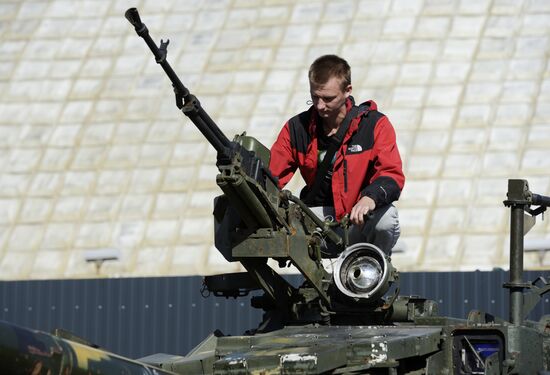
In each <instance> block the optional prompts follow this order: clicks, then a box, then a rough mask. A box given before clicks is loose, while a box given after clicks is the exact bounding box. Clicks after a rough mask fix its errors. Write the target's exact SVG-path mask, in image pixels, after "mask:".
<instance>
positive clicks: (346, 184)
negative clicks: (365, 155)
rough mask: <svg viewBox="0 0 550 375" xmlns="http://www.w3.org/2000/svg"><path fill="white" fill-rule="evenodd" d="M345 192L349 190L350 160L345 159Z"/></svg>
mask: <svg viewBox="0 0 550 375" xmlns="http://www.w3.org/2000/svg"><path fill="white" fill-rule="evenodd" d="M344 192H345V193H347V192H348V161H347V160H346V159H344Z"/></svg>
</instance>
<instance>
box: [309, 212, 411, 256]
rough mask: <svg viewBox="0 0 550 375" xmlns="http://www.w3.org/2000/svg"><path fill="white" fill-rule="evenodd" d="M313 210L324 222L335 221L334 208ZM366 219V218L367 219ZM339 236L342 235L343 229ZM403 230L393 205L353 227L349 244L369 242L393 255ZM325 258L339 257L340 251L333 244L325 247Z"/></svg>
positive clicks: (339, 231) (350, 231) (350, 230)
mask: <svg viewBox="0 0 550 375" xmlns="http://www.w3.org/2000/svg"><path fill="white" fill-rule="evenodd" d="M310 208H311V210H312V211H313V212H314V213H315V214H316V215H317V216H318V217H319V218H321V219H322V220H326V219H329V220H331V219H332V220H334V218H335V215H334V207H310ZM365 219H366V218H365ZM338 234H340V235H342V234H343V232H342V230H341V229H339V230H338ZM400 234H401V229H400V228H399V216H398V214H397V208H395V206H394V205H393V204H389V205H387V206H384V207H380V208H377V209H375V210H374V211H373V212H372V216H371V217H370V218H369V219H366V220H365V223H364V224H363V225H351V227H350V229H349V244H348V245H353V244H356V243H359V242H368V243H371V244H373V245H375V246H378V247H379V248H380V250H382V251H383V252H384V253H386V254H388V255H391V250H392V248H393V247H394V246H395V243H396V242H397V240H398V239H399V235H400ZM323 247H324V249H322V250H323V253H324V256H325V257H328V258H335V257H337V256H338V253H339V251H338V249H336V248H335V246H334V245H333V244H332V243H327V244H326V246H323Z"/></svg>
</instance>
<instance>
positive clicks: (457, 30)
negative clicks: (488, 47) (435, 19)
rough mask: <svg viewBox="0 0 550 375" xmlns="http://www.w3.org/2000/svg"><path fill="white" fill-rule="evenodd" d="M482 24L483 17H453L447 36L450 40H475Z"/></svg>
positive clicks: (483, 21)
mask: <svg viewBox="0 0 550 375" xmlns="http://www.w3.org/2000/svg"><path fill="white" fill-rule="evenodd" d="M484 24H485V15H483V16H457V17H454V18H453V24H452V27H451V31H450V32H449V36H450V37H452V38H477V37H479V35H480V33H481V30H482V29H483V27H484Z"/></svg>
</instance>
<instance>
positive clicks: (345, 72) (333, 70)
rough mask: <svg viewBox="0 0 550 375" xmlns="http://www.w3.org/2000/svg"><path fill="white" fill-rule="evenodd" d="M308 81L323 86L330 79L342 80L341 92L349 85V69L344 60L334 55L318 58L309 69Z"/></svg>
mask: <svg viewBox="0 0 550 375" xmlns="http://www.w3.org/2000/svg"><path fill="white" fill-rule="evenodd" d="M308 77H309V81H310V82H311V83H314V84H317V85H323V84H325V83H327V82H328V80H329V79H331V78H332V77H337V78H340V79H341V80H342V90H345V89H346V87H347V86H348V85H351V68H350V67H349V64H348V62H347V61H346V60H344V59H343V58H341V57H338V56H336V55H323V56H321V57H318V58H317V59H316V60H315V61H314V62H313V64H311V66H310V67H309V73H308Z"/></svg>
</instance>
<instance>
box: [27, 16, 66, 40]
mask: <svg viewBox="0 0 550 375" xmlns="http://www.w3.org/2000/svg"><path fill="white" fill-rule="evenodd" d="M73 23H74V20H72V19H68V18H58V19H55V18H48V17H44V18H43V20H42V22H40V26H38V29H36V31H35V33H34V35H35V37H40V38H61V37H63V36H65V33H66V31H67V30H70V29H71V27H72V25H73Z"/></svg>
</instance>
